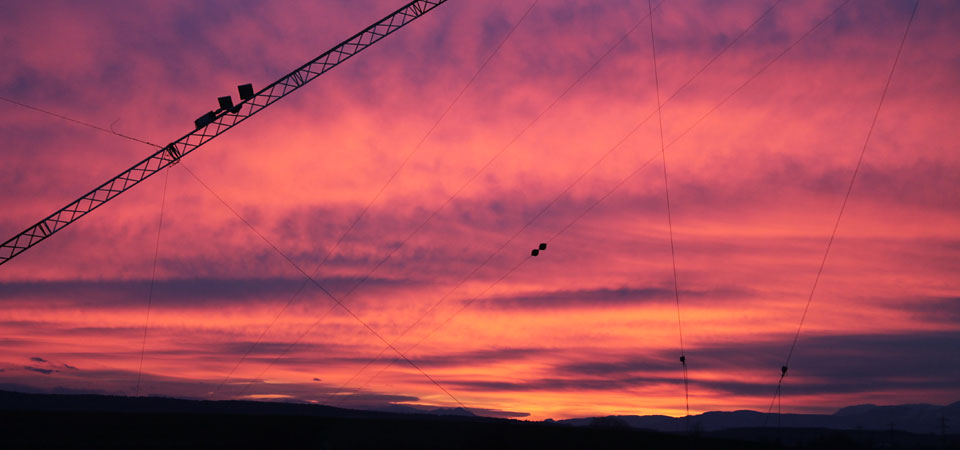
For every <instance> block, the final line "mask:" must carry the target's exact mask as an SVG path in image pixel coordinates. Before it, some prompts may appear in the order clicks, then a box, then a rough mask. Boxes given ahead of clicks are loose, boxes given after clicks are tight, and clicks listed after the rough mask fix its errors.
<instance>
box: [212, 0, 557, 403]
mask: <svg viewBox="0 0 960 450" xmlns="http://www.w3.org/2000/svg"><path fill="white" fill-rule="evenodd" d="M537 2H539V0H534V1H533V2H532V3H531V4H530V6H529V7H528V8H527V9H526V11H524V13H523V15H522V16H520V19H519V20H517V21H516V23H514V24H513V27H511V28H510V31H508V32H507V34H506V35H505V36H504V37H503V39H502V40H501V41H500V43H499V44H497V46H496V47H495V48H494V49H493V52H491V53H490V55H488V56H487V58H486V59H484V61H483V62H482V63H481V64H480V66H479V67H478V68H477V70H476V71H475V72H474V73H473V76H471V77H470V79H469V80H468V81H467V83H466V84H465V85H464V86H463V87H462V88H461V89H460V91H459V92H458V93H457V95H456V96H454V98H453V100H452V101H451V102H450V103H449V104H448V105H447V107H446V108H444V110H443V112H441V113H440V116H439V117H438V118H437V120H436V121H435V122H434V123H433V125H432V126H431V127H430V128H429V129H428V130H427V132H426V133H425V134H424V135H423V137H421V138H420V140H419V141H418V142H417V144H416V145H414V147H413V149H411V150H410V151H409V152H408V153H407V155H406V156H405V157H404V159H403V161H402V162H401V163H400V165H399V166H397V168H396V169H395V170H394V171H393V173H392V174H391V175H390V177H388V178H387V180H386V181H385V182H384V183H383V185H382V186H380V189H379V190H378V191H377V193H376V194H375V195H374V196H373V198H371V199H370V201H368V202H367V204H366V206H364V207H363V209H362V210H361V211H360V214H358V215H357V217H356V218H355V219H354V220H353V222H352V223H351V224H350V225H349V226H348V227H347V229H346V230H345V231H344V232H343V233H342V234H340V237H339V238H338V239H337V240H336V242H335V243H334V244H333V247H331V248H330V250H329V251H327V254H326V256H324V258H323V259H322V260H321V261H320V263H319V264H317V267H316V268H314V269H313V271H312V272H311V273H313V277H316V276H317V275H318V274H319V272H320V269H321V268H323V267H324V265H325V264H326V263H327V261H328V260H329V259H330V257H331V256H332V255H333V254H334V252H336V250H337V249H338V248H339V247H340V244H342V243H343V241H344V239H346V237H347V236H348V235H350V233H351V232H353V230H354V228H356V226H357V224H359V223H360V221H361V220H362V219H363V218H364V217H365V216H366V215H367V212H368V211H369V210H370V208H371V207H372V206H373V204H374V203H376V201H377V200H378V199H380V196H381V195H382V194H383V192H384V191H385V190H386V189H387V187H388V186H389V185H390V184H391V183H392V182H393V181H394V179H395V178H396V177H397V175H399V174H400V172H401V171H402V170H403V168H404V167H406V165H407V163H408V162H410V159H411V158H413V156H414V154H416V153H417V151H419V150H420V148H421V147H422V146H423V144H424V143H425V142H426V141H427V138H429V137H430V136H431V135H433V132H434V131H435V130H436V129H437V127H438V126H439V125H440V123H441V122H442V121H443V119H444V118H446V117H447V114H449V113H450V110H452V109H453V107H454V106H455V105H456V104H457V103H458V102H459V101H460V98H461V97H463V94H464V93H466V92H467V90H468V89H469V88H470V87H471V86H472V85H473V83H474V82H475V81H476V80H477V78H478V77H479V76H480V73H481V72H483V71H484V69H486V67H487V65H489V64H490V61H491V60H493V58H494V57H495V56H496V55H498V54H499V53H500V50H501V49H502V48H503V46H504V44H506V43H507V41H509V40H510V37H511V36H513V34H514V32H515V31H516V30H517V28H518V27H519V26H520V24H521V23H523V22H524V20H526V18H527V16H529V15H530V11H532V10H533V8H534V7H535V6H536V5H537ZM308 284H309V280H306V279H304V280H303V283H301V284H300V287H299V288H298V289H297V290H296V291H295V292H294V293H293V295H292V296H291V297H290V299H289V300H288V301H287V303H286V304H285V305H284V306H283V308H281V309H280V311H279V312H278V313H277V314H276V315H275V316H274V317H273V320H272V321H271V322H270V324H269V325H267V327H266V329H264V330H263V332H262V333H260V336H259V337H258V338H257V339H256V340H255V341H254V343H253V344H252V345H251V346H250V347H249V348H248V349H247V351H246V352H245V353H244V354H243V356H242V357H241V358H240V360H239V361H237V363H236V364H235V365H234V366H233V369H231V370H230V373H229V374H227V376H226V377H225V378H224V379H223V381H221V382H220V385H219V386H217V388H216V389H215V390H214V391H213V392H212V393H211V395H216V393H217V392H219V391H220V390H221V389H223V386H224V385H225V384H226V383H227V382H228V381H229V380H230V378H232V377H233V374H234V373H236V371H237V369H238V368H239V367H240V365H241V364H242V363H243V362H244V361H245V360H246V359H247V357H249V356H250V353H251V352H252V351H253V349H254V348H256V347H257V345H260V343H261V342H262V341H263V338H264V337H266V334H267V332H269V331H270V329H272V328H273V326H274V325H276V323H277V321H278V320H279V319H280V316H282V315H283V313H284V312H285V311H286V310H287V309H289V308H290V305H292V304H293V302H294V300H296V298H297V297H299V295H300V294H301V293H302V292H303V290H304V289H305V288H306V286H307V285H308ZM325 316H326V314H324V317H325Z"/></svg>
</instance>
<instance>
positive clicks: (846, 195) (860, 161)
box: [767, 0, 920, 415]
mask: <svg viewBox="0 0 960 450" xmlns="http://www.w3.org/2000/svg"><path fill="white" fill-rule="evenodd" d="M919 6H920V0H917V1H916V2H915V3H914V4H913V11H912V12H911V13H910V20H909V21H907V27H906V29H904V30H903V37H902V38H901V39H900V45H899V46H898V47H897V54H896V56H895V57H894V59H893V65H892V66H890V73H889V74H888V75H887V81H886V83H885V84H884V85H883V92H882V93H881V94H880V101H879V102H878V104H877V109H876V111H874V113H873V120H871V121H870V128H869V129H868V130H867V136H866V138H865V139H864V141H863V147H862V148H861V149H860V155H859V156H858V157H857V164H856V166H854V168H853V175H851V176H850V184H849V185H847V191H846V193H844V195H843V203H841V204H840V211H839V212H838V213H837V220H836V222H834V224H833V230H832V231H831V232H830V239H829V240H828V241H827V248H826V250H824V252H823V258H822V259H821V260H820V267H819V268H818V269H817V275H816V277H814V279H813V286H812V287H811V288H810V295H809V296H808V297H807V303H806V306H804V307H803V314H802V315H801V316H800V323H799V325H797V332H796V334H795V335H794V336H793V343H792V344H790V351H789V352H788V353H787V359H786V362H784V364H783V367H782V368H781V373H780V380H779V381H778V382H777V391H776V394H774V400H776V399H777V398H778V397H779V396H780V394H781V385H782V384H783V379H784V378H785V377H786V375H787V368H788V367H789V366H790V359H791V358H792V357H793V351H794V350H795V349H796V347H797V341H798V340H799V339H800V330H801V329H802V328H803V323H804V321H805V320H806V318H807V312H808V311H809V310H810V304H811V303H812V302H813V295H814V293H815V292H816V290H817V284H818V283H819V282H820V276H821V275H822V274H823V268H824V266H825V265H826V264H827V256H828V255H829V254H830V248H831V247H832V246H833V241H834V238H835V237H836V236H837V230H838V229H839V228H840V219H842V218H843V211H844V210H845V209H846V208H847V201H848V200H849V199H850V193H851V192H853V184H854V182H856V180H857V174H858V173H860V166H861V165H862V164H863V156H864V154H866V152H867V145H868V144H869V143H870V137H871V136H872V135H873V130H874V128H875V127H876V125H877V119H878V118H879V117H880V109H881V108H883V101H884V100H885V99H886V98H887V90H889V89H890V83H891V81H893V73H894V71H895V70H896V68H897V63H899V62H900V55H901V53H902V52H903V46H904V44H905V43H906V42H907V34H908V33H909V32H910V25H912V24H913V19H914V17H916V15H917V8H919ZM772 410H773V401H771V402H770V409H769V410H768V413H767V414H768V415H769V413H770V411H772ZM778 415H779V412H778Z"/></svg>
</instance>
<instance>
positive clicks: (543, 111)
mask: <svg viewBox="0 0 960 450" xmlns="http://www.w3.org/2000/svg"><path fill="white" fill-rule="evenodd" d="M662 4H663V2H661V3H660V4H658V5H657V7H655V8H654V9H657V8H659V7H660V6H661V5H662ZM647 17H649V15H648V16H645V17H643V18H641V19H640V20H639V21H638V22H636V24H634V25H633V27H632V28H630V29H629V30H628V31H627V32H626V33H624V34H623V36H622V37H621V38H620V39H619V40H618V41H617V42H616V43H614V44H613V45H612V46H611V47H610V48H608V49H607V50H606V51H605V52H604V53H603V54H602V55H600V57H599V58H597V59H596V60H595V61H594V62H593V64H591V65H590V66H589V67H588V68H587V70H586V71H584V72H583V73H581V74H580V75H579V76H578V77H577V78H576V79H575V80H574V81H573V82H572V83H571V84H570V85H568V86H567V87H566V88H565V89H564V90H563V91H562V92H561V93H560V95H558V96H557V97H556V98H554V100H553V101H552V102H551V103H550V104H549V105H547V107H546V108H544V109H543V110H542V111H540V113H539V114H537V115H536V116H535V117H534V118H533V120H531V121H530V122H529V123H527V124H526V126H524V127H523V128H522V129H521V130H520V132H519V133H518V134H517V135H516V136H514V137H513V139H511V140H510V141H509V142H508V143H507V144H506V145H505V146H504V147H502V148H501V149H500V151H499V152H497V153H496V154H494V155H493V156H492V157H491V158H490V159H489V160H488V161H487V162H486V163H485V164H484V165H483V166H482V167H481V168H480V169H479V170H477V172H475V173H474V174H473V176H471V177H470V178H469V179H468V180H467V181H466V182H465V183H464V184H463V185H461V186H460V188H458V189H457V190H456V191H455V192H454V193H453V194H452V195H451V196H450V197H449V198H448V199H447V200H446V201H444V202H443V204H441V205H440V206H439V207H438V208H437V209H436V210H434V211H433V212H432V213H431V214H430V215H429V216H428V217H427V218H426V219H425V220H424V221H423V222H421V223H420V224H419V225H418V226H417V227H416V228H415V229H414V230H413V231H412V232H411V233H410V234H408V235H407V236H406V237H404V239H402V240H401V241H400V243H399V244H398V245H397V246H396V247H394V248H393V249H392V250H390V252H388V253H387V255H386V256H385V257H384V258H383V259H381V260H380V261H379V262H378V263H377V264H376V265H375V266H374V267H373V268H372V269H370V270H369V271H368V272H367V273H366V274H365V275H364V276H363V277H362V278H361V279H360V281H358V282H357V283H356V284H354V286H352V287H351V288H350V290H349V291H347V293H346V294H345V295H344V298H347V297H349V296H350V295H351V294H352V293H353V292H354V291H355V290H356V289H357V288H358V287H359V286H361V285H362V284H363V283H365V282H366V280H367V279H368V278H369V277H370V276H371V275H372V274H373V273H374V272H376V271H377V270H378V269H379V268H380V266H382V265H383V264H384V263H386V262H387V260H389V259H390V258H391V257H392V256H393V254H394V253H396V252H397V251H398V250H400V248H402V247H403V246H404V245H405V244H406V243H407V241H409V240H410V239H411V238H413V237H414V236H415V235H417V234H418V233H419V232H420V231H421V230H423V228H424V227H425V226H426V225H427V224H428V223H429V222H430V221H431V220H433V218H434V217H436V216H437V215H438V214H439V213H440V211H442V210H443V209H444V208H446V207H447V205H449V204H450V203H451V202H452V201H453V200H454V199H455V198H456V197H457V196H459V195H460V193H461V192H462V191H463V190H464V189H466V188H467V186H469V185H470V184H472V183H473V182H474V181H475V180H476V179H477V178H478V177H479V176H480V175H481V174H482V173H483V172H484V171H486V170H487V168H489V167H490V166H491V165H492V164H493V163H494V161H496V160H497V159H499V158H500V156H502V155H503V154H504V153H505V152H506V151H507V149H509V148H510V147H511V146H512V145H513V144H514V143H516V142H517V141H518V140H519V139H520V137H521V136H523V134H524V133H526V132H527V130H529V129H530V128H531V127H533V125H535V124H536V123H537V122H538V121H539V120H540V119H541V118H542V117H543V116H544V115H545V114H546V113H547V112H549V111H550V110H551V109H553V107H554V106H556V105H557V103H559V102H560V100H561V99H563V98H564V97H565V96H566V95H567V94H568V93H569V92H570V91H571V90H573V88H574V87H576V86H577V85H578V84H579V83H580V82H581V81H582V80H583V79H584V78H585V77H586V76H587V75H588V74H589V73H591V72H592V71H593V70H594V69H595V68H596V67H597V66H598V65H599V64H600V63H601V62H602V61H603V60H604V59H606V57H607V56H608V55H610V53H612V52H613V50H615V49H616V48H617V47H619V46H620V45H621V44H622V43H623V42H624V41H626V39H627V37H629V36H630V35H631V34H633V32H634V31H635V30H636V29H637V28H639V27H640V25H641V24H643V21H644V20H646V19H647ZM328 313H329V311H328V312H327V313H324V314H323V315H321V316H320V319H318V321H317V322H315V323H314V324H313V325H311V326H310V328H308V329H307V331H306V332H305V333H303V334H301V335H300V336H299V337H298V338H297V339H296V340H295V341H294V342H293V344H292V345H291V346H290V347H288V351H289V349H290V348H292V347H293V346H295V345H296V344H297V343H299V342H300V341H301V340H302V339H303V338H304V337H306V335H307V334H309V333H310V331H312V330H313V328H315V327H316V326H317V325H318V324H319V322H320V321H321V320H323V318H324V317H326V315H327V314H328ZM286 353H287V351H285V352H283V353H281V354H280V355H279V356H278V357H277V358H276V359H274V361H273V362H271V363H270V365H269V366H268V367H267V369H269V368H270V367H272V366H273V365H274V364H275V363H276V362H277V361H278V360H279V359H280V358H282V357H283V356H285V355H286ZM261 376H262V375H261ZM258 379H259V377H258V378H256V379H254V380H252V381H251V382H250V384H253V383H254V382H256V381H257V380H258Z"/></svg>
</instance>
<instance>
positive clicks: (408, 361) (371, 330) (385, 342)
mask: <svg viewBox="0 0 960 450" xmlns="http://www.w3.org/2000/svg"><path fill="white" fill-rule="evenodd" d="M179 166H180V167H183V168H184V170H186V171H187V173H189V174H190V176H191V177H193V179H194V180H196V181H197V182H198V183H200V185H201V186H203V188H204V189H206V190H207V192H209V193H210V194H211V195H213V196H214V197H215V198H216V199H217V200H218V201H219V202H220V204H222V205H223V206H224V207H225V208H227V209H228V210H230V212H231V213H233V215H234V216H236V217H237V218H238V219H240V221H241V222H243V223H244V224H245V225H246V226H247V227H248V228H250V230H252V231H253V232H254V234H256V235H257V236H259V237H260V239H261V240H263V242H265V243H266V244H267V245H268V246H270V248H272V249H273V250H274V251H275V252H276V253H277V254H278V255H280V256H281V257H282V258H283V259H284V260H286V261H287V263H289V264H290V265H291V266H293V268H294V269H296V270H297V271H298V272H300V273H301V274H302V275H303V276H305V277H307V278H308V279H309V280H310V282H312V283H313V285H314V286H316V287H317V288H319V289H320V291H322V292H323V293H324V294H325V295H326V296H327V297H329V298H330V299H331V300H333V301H334V303H336V305H337V306H339V307H340V308H341V309H343V310H344V311H345V312H346V313H347V314H349V315H350V317H353V319H354V320H356V321H357V322H358V323H359V324H360V325H362V326H363V327H364V328H366V329H367V331H369V332H370V334H373V335H374V336H375V337H376V338H377V339H379V340H380V341H381V342H383V343H384V344H386V345H387V346H388V347H389V348H390V349H391V350H393V351H394V353H396V354H397V356H399V357H400V358H402V359H403V360H404V361H406V362H407V363H408V364H410V366H411V367H413V368H414V369H416V370H417V371H418V372H420V374H421V375H423V376H424V377H425V378H427V380H429V381H430V382H431V383H433V384H434V385H436V386H437V387H438V388H439V389H440V390H441V391H443V392H444V393H445V394H447V396H449V397H450V398H451V399H453V401H454V402H456V403H457V404H458V405H460V407H461V408H463V409H464V410H466V411H470V408H468V407H467V406H466V405H464V404H463V402H461V401H460V400H459V399H457V397H456V396H454V395H453V394H452V393H451V392H450V391H448V390H447V389H446V388H445V387H443V386H442V385H441V384H440V383H439V382H438V381H437V380H436V379H434V378H433V377H431V376H430V375H429V374H427V372H425V371H424V370H423V369H422V368H420V366H419V365H417V364H416V363H415V362H413V360H411V359H410V358H407V356H406V355H404V354H403V353H402V352H401V351H400V350H398V349H397V348H396V347H394V346H393V345H391V344H390V342H388V341H387V340H386V339H384V337H383V335H381V334H380V333H378V332H377V331H376V330H374V329H373V327H371V326H370V325H369V324H367V322H365V321H364V320H363V319H361V318H360V316H358V315H356V313H354V312H353V310H351V309H350V308H348V307H347V305H345V304H343V302H342V301H341V300H340V299H339V298H337V297H336V296H334V295H333V293H331V292H330V291H329V290H327V288H325V287H324V286H323V285H322V284H320V282H318V281H317V280H316V279H314V278H313V277H311V276H310V274H308V273H307V272H306V271H305V270H303V268H302V267H300V265H299V264H297V263H296V262H295V261H293V259H291V258H290V257H289V256H287V254H286V253H284V252H283V251H282V250H280V248H278V247H277V246H276V245H275V244H274V243H273V241H271V240H270V239H268V238H267V237H266V236H264V235H263V233H261V232H260V230H257V228H256V227H254V226H253V224H251V223H250V222H249V221H247V219H245V218H244V217H243V216H241V215H240V213H238V212H237V210H236V209H234V208H233V207H232V206H230V204H229V203H227V201H226V200H224V199H223V197H221V196H220V195H219V194H217V192H216V191H214V190H213V188H211V187H210V186H209V185H208V184H207V183H205V182H204V181H203V180H202V179H201V178H200V177H199V176H198V175H197V174H196V173H195V172H194V171H193V170H190V168H189V167H188V166H187V165H186V164H184V163H183V162H182V161H181V162H180V164H179Z"/></svg>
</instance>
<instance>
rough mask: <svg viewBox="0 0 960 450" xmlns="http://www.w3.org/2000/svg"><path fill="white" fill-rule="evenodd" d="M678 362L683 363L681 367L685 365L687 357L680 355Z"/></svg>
mask: <svg viewBox="0 0 960 450" xmlns="http://www.w3.org/2000/svg"><path fill="white" fill-rule="evenodd" d="M680 362H681V363H683V365H687V357H686V356H683V355H680Z"/></svg>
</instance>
